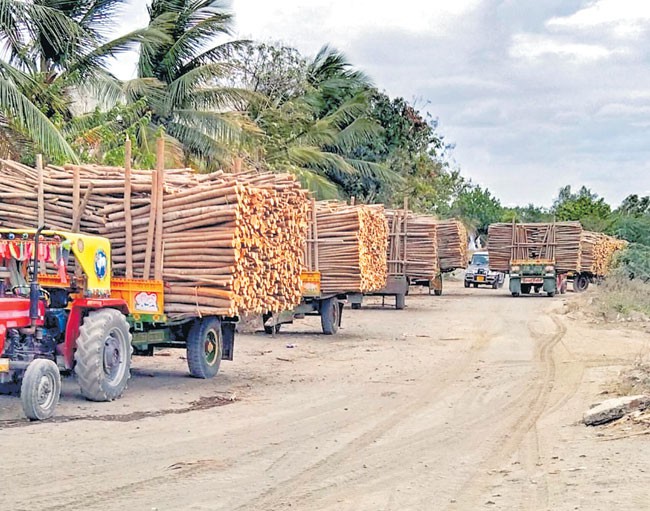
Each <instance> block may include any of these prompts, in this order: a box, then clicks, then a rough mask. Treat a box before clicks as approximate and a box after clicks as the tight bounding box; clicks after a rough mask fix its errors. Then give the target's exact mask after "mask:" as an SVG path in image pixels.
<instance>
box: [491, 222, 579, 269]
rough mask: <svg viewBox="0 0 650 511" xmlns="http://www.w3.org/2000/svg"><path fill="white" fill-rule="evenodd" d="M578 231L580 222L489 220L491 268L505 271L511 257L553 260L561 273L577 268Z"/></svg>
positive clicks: (516, 258)
mask: <svg viewBox="0 0 650 511" xmlns="http://www.w3.org/2000/svg"><path fill="white" fill-rule="evenodd" d="M581 235H582V226H581V225H580V223H579V222H556V223H531V224H515V223H499V224H492V225H490V227H489V229H488V252H489V256H490V269H492V270H496V271H504V272H507V271H508V270H509V267H510V261H511V260H519V261H520V260H552V261H555V267H556V270H557V271H558V272H560V273H563V272H570V271H578V270H579V269H580V241H581Z"/></svg>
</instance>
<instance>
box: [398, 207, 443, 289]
mask: <svg viewBox="0 0 650 511" xmlns="http://www.w3.org/2000/svg"><path fill="white" fill-rule="evenodd" d="M438 225H439V224H438V222H437V221H436V219H435V218H434V217H432V216H426V215H414V214H411V215H409V217H408V225H407V228H408V233H407V237H406V276H407V277H408V278H409V280H411V281H415V280H428V281H431V280H433V279H435V278H436V277H437V276H438V273H440V266H439V262H438V256H439V250H438V236H437V233H438Z"/></svg>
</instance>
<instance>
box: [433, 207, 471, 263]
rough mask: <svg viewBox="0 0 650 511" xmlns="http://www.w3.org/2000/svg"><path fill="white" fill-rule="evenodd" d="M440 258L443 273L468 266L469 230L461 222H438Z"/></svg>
mask: <svg viewBox="0 0 650 511" xmlns="http://www.w3.org/2000/svg"><path fill="white" fill-rule="evenodd" d="M437 237H438V257H439V259H440V269H441V270H442V271H445V272H446V271H452V270H455V269H456V268H464V267H465V266H466V265H467V244H468V238H467V229H466V228H465V226H464V225H463V223H462V222H460V221H459V220H455V219H451V220H442V221H439V222H438V230H437Z"/></svg>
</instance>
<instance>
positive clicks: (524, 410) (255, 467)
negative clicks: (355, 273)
mask: <svg viewBox="0 0 650 511" xmlns="http://www.w3.org/2000/svg"><path fill="white" fill-rule="evenodd" d="M575 299H576V297H575V296H573V295H571V294H569V295H566V297H556V298H554V299H549V298H541V297H525V298H519V299H513V298H511V297H509V295H508V294H507V291H506V290H497V291H494V290H488V289H478V290H475V289H469V290H466V289H463V288H462V287H461V286H459V285H458V284H456V283H449V284H448V285H447V289H446V292H445V295H444V296H443V297H433V296H431V297H429V296H425V295H420V296H418V295H411V296H409V297H408V300H407V306H408V308H407V309H406V310H404V311H395V310H393V309H385V310H381V309H380V308H379V306H378V304H379V303H380V302H378V301H374V302H371V303H374V305H370V307H364V309H362V310H359V311H356V310H354V311H352V310H346V311H345V315H344V328H343V329H342V330H341V331H340V333H339V335H338V336H335V337H324V336H321V335H316V332H317V331H318V328H319V325H318V322H317V318H309V319H308V320H306V321H301V322H300V323H297V324H295V325H292V326H289V327H288V328H286V329H285V330H283V333H282V334H280V335H278V336H277V337H276V338H274V339H273V338H271V337H268V336H264V335H263V334H260V335H254V336H240V337H238V339H237V345H236V354H235V361H234V362H224V363H223V364H222V373H221V374H220V375H219V376H218V377H217V378H216V379H214V380H212V381H198V380H193V379H191V378H189V377H187V376H186V369H185V361H184V360H183V359H182V358H181V356H182V355H183V353H182V352H180V351H171V352H170V356H156V357H154V358H153V359H145V358H136V359H135V361H134V366H135V370H134V376H133V379H132V381H131V384H130V387H129V389H128V391H127V393H126V394H125V396H124V397H123V398H122V399H120V400H118V401H116V402H113V403H89V402H86V401H83V400H82V399H81V398H80V397H79V395H78V390H77V387H76V384H75V382H74V381H73V380H69V381H67V382H66V384H65V386H64V395H63V396H62V401H61V405H60V407H59V409H58V416H59V418H58V419H57V421H56V422H49V423H42V424H28V423H25V422H24V421H22V420H21V409H20V403H19V401H18V399H16V398H15V397H6V396H0V428H2V429H1V430H0V439H1V443H0V448H1V453H2V465H1V467H2V468H0V497H1V501H2V503H3V506H4V507H5V508H6V509H12V510H41V509H43V510H45V509H47V510H66V511H68V510H88V509H101V510H113V509H115V510H117V509H129V510H154V509H156V510H179V509H183V510H184V509H192V510H228V511H235V510H239V511H244V510H245V511H260V510H288V509H292V510H301V511H302V510H337V511H338V510H344V511H345V510H349V511H360V510H368V511H375V510H390V511H392V510H395V511H398V510H399V511H404V510H425V511H428V510H446V509H447V510H475V509H508V510H522V509H523V510H526V509H531V510H534V509H540V510H546V509H552V510H575V509H589V510H591V511H593V510H610V509H630V510H632V509H635V510H636V509H650V499H649V495H650V490H649V489H648V484H647V483H648V477H649V476H648V471H650V449H648V448H647V437H631V438H621V439H617V438H618V436H623V435H620V433H621V432H616V433H615V434H614V433H611V432H608V431H607V430H605V432H603V430H602V429H589V428H586V427H585V426H582V425H581V424H579V423H578V421H579V420H580V419H581V417H582V413H583V412H584V411H585V410H586V409H587V408H588V407H589V405H590V404H592V403H594V402H597V401H598V399H600V398H601V396H599V395H598V394H599V393H600V392H601V391H602V390H603V388H604V387H603V384H604V383H606V382H608V381H609V380H610V379H611V378H613V377H615V376H616V374H617V373H618V371H619V369H620V368H621V367H624V366H627V365H630V364H632V362H633V361H634V358H635V357H636V356H638V355H639V354H642V353H643V352H644V350H647V349H648V346H650V343H649V339H648V335H647V334H641V333H637V332H633V331H627V330H620V331H617V330H611V329H609V330H608V329H603V327H597V326H594V325H590V324H587V323H582V322H578V321H575V320H571V319H569V318H568V317H567V316H566V315H565V314H564V311H565V309H566V304H567V302H570V301H572V300H575ZM644 438H645V440H644Z"/></svg>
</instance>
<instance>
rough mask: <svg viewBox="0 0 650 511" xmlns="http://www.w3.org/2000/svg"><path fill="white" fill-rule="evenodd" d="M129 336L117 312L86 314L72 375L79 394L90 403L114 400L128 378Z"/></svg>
mask: <svg viewBox="0 0 650 511" xmlns="http://www.w3.org/2000/svg"><path fill="white" fill-rule="evenodd" d="M132 353H133V346H131V333H130V332H129V324H128V323H127V321H126V318H125V317H124V314H122V313H121V312H120V311H118V310H116V309H98V310H93V311H90V312H89V313H88V315H87V316H86V317H85V318H84V320H83V323H82V324H81V327H80V328H79V337H78V338H77V351H75V354H74V359H75V362H76V363H75V367H74V372H75V374H76V376H77V381H78V382H79V387H80V388H81V395H82V396H84V397H85V398H86V399H88V400H89V401H113V400H114V399H117V398H118V397H120V396H121V395H122V393H123V392H124V391H125V390H126V386H127V383H128V381H129V378H130V377H131V354H132Z"/></svg>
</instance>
